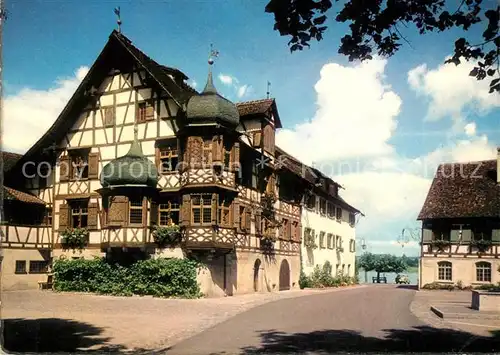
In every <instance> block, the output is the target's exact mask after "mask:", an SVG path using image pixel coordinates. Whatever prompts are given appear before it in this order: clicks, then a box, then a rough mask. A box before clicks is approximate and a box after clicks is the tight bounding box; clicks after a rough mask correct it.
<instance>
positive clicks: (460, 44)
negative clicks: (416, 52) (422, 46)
mask: <svg viewBox="0 0 500 355" xmlns="http://www.w3.org/2000/svg"><path fill="white" fill-rule="evenodd" d="M332 2H333V1H332V0H270V1H269V3H268V4H267V6H266V8H265V11H266V12H268V13H272V14H274V20H275V25H274V30H277V31H279V33H280V35H282V36H288V37H290V41H289V42H288V45H289V46H290V50H291V51H292V52H294V51H297V50H302V49H303V48H304V47H309V46H310V44H309V42H310V41H311V40H317V41H320V40H322V39H323V34H324V33H325V31H326V29H327V26H326V25H325V23H326V20H327V18H328V14H327V12H328V10H330V9H331V8H332V6H333V4H332ZM338 2H339V1H338V0H336V1H335V3H338ZM338 10H340V11H338V12H337V16H336V17H335V20H336V21H337V22H340V23H348V24H349V30H350V32H349V33H347V34H346V35H345V36H344V37H342V38H341V40H340V42H341V44H340V47H339V50H338V52H339V53H340V54H343V55H346V56H348V57H349V60H350V61H354V60H357V59H360V60H366V59H368V60H369V59H372V54H373V53H374V52H376V53H377V54H378V55H381V56H387V57H390V56H392V55H394V54H395V53H396V52H397V51H398V50H399V49H400V47H401V45H402V44H403V42H406V43H407V44H410V43H409V41H408V40H407V39H406V38H405V36H404V35H403V34H402V32H401V30H402V27H404V30H414V31H415V30H416V31H417V32H418V33H419V34H420V35H423V34H426V33H429V32H438V33H440V32H446V31H450V30H456V29H461V30H462V31H463V32H464V33H466V32H467V31H469V30H470V29H471V28H472V27H473V26H474V25H476V24H479V25H480V26H482V30H483V32H482V40H480V41H479V43H473V42H472V39H471V38H470V37H472V36H469V39H466V38H465V37H460V38H458V39H456V41H455V44H454V54H453V56H452V58H450V59H448V60H446V62H447V63H454V64H455V65H459V64H460V63H461V60H462V59H465V60H469V59H475V60H478V63H477V65H476V66H475V67H474V69H473V70H472V71H471V72H470V74H469V75H470V76H473V77H475V78H476V79H477V80H483V79H484V78H486V77H490V78H491V82H490V93H492V92H496V93H497V94H498V93H500V69H499V68H500V59H499V56H500V35H499V20H500V6H499V5H498V2H497V1H493V0H489V1H483V0H461V1H455V0H345V1H344V2H343V7H342V8H340V6H339V9H338ZM467 33H468V34H470V32H467ZM450 46H451V43H450ZM450 49H451V48H450Z"/></svg>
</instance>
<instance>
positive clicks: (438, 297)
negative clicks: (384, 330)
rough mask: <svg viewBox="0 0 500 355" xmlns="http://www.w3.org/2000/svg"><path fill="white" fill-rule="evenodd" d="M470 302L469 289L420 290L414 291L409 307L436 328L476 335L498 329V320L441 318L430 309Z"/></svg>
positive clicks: (499, 324) (499, 328)
mask: <svg viewBox="0 0 500 355" xmlns="http://www.w3.org/2000/svg"><path fill="white" fill-rule="evenodd" d="M470 304H471V293H470V292H469V291H451V292H450V291H444V290H433V291H426V290H421V291H418V292H416V294H415V297H414V299H413V302H412V303H411V305H410V309H411V311H412V313H413V314H415V316H417V317H418V318H419V319H420V320H422V321H423V322H425V323H427V324H429V325H432V326H433V327H436V328H451V329H456V330H461V331H466V332H469V333H472V334H475V335H477V336H490V335H491V332H492V331H495V330H500V321H498V320H485V319H472V318H470V319H456V320H455V319H441V318H439V317H438V316H436V315H435V314H434V313H433V312H432V311H431V310H430V307H431V305H432V306H437V307H438V308H439V306H445V307H446V306H448V307H449V306H452V305H457V306H458V305H464V306H465V305H470ZM458 308H459V307H457V309H458Z"/></svg>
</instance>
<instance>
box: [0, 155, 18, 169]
mask: <svg viewBox="0 0 500 355" xmlns="http://www.w3.org/2000/svg"><path fill="white" fill-rule="evenodd" d="M0 154H2V160H3V172H4V173H6V172H8V171H9V170H10V169H11V168H12V167H13V166H14V165H15V164H16V162H17V161H18V160H19V159H21V157H22V155H21V154H17V153H9V152H1V153H0Z"/></svg>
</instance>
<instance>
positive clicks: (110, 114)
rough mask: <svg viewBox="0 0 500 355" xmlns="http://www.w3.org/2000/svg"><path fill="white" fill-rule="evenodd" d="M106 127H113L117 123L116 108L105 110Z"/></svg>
mask: <svg viewBox="0 0 500 355" xmlns="http://www.w3.org/2000/svg"><path fill="white" fill-rule="evenodd" d="M103 123H104V126H106V127H107V126H112V125H114V123H115V108H114V107H106V108H105V109H104V122H103Z"/></svg>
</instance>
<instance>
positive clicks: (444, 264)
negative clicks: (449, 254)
mask: <svg viewBox="0 0 500 355" xmlns="http://www.w3.org/2000/svg"><path fill="white" fill-rule="evenodd" d="M438 280H440V281H452V273H451V263H450V262H449V261H440V262H439V263H438Z"/></svg>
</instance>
